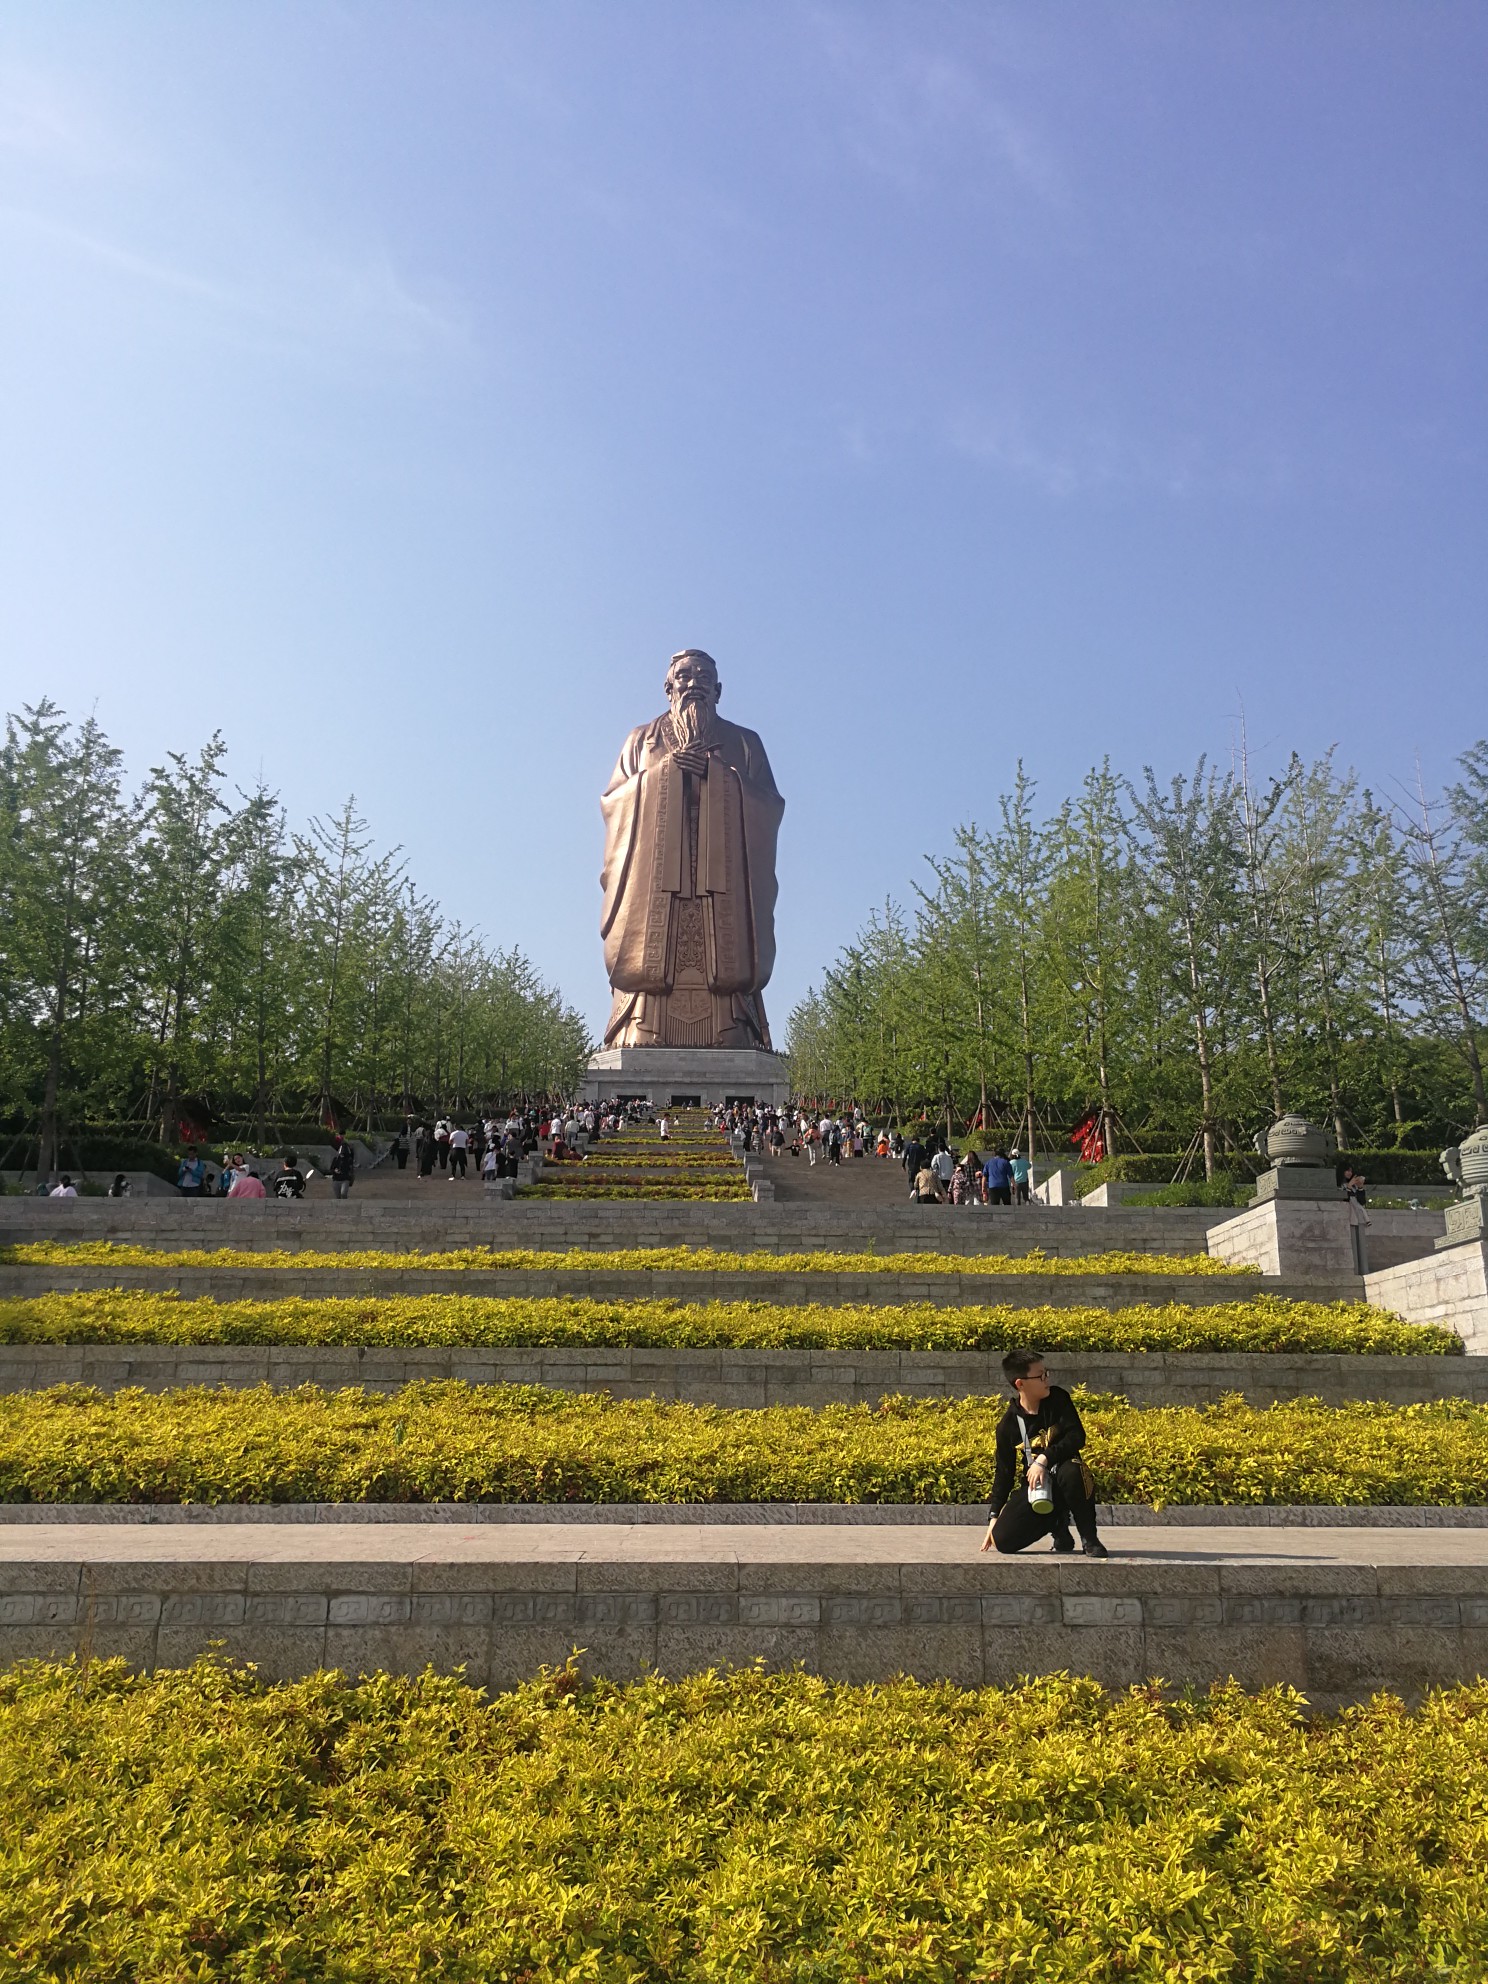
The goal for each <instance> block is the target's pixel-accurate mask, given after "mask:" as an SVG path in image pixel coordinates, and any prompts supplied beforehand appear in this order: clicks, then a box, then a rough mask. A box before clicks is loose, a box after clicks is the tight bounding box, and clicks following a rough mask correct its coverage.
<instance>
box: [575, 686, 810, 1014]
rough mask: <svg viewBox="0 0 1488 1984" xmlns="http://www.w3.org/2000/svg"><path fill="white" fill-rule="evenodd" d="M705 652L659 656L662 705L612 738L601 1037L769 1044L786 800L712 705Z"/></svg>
mask: <svg viewBox="0 0 1488 1984" xmlns="http://www.w3.org/2000/svg"><path fill="white" fill-rule="evenodd" d="M721 688H722V684H721V683H720V682H719V679H718V669H717V666H716V665H715V663H714V661H713V658H712V656H711V655H706V654H704V653H703V652H702V650H701V649H700V648H684V649H683V650H682V652H681V653H680V654H674V655H673V656H672V664H671V667H670V668H669V669H668V670H667V676H666V692H667V700H668V702H669V703H670V704H671V708H670V709H669V710H668V711H667V713H666V715H665V716H659V717H657V718H656V719H655V720H654V722H651V723H643V724H641V725H640V727H639V728H638V729H636V730H633V731H632V732H631V733H630V735H629V737H627V738H626V740H625V748H624V749H623V750H622V751H621V753H620V762H619V763H618V764H617V765H616V767H615V774H614V777H613V778H612V779H611V780H610V783H609V786H608V788H607V789H606V791H605V794H604V797H603V798H602V799H601V801H600V804H601V806H602V807H603V809H604V820H605V862H604V873H603V874H602V875H601V876H600V886H601V887H602V888H603V890H604V910H603V913H602V916H601V920H600V934H601V936H602V937H603V938H604V947H605V966H606V969H607V970H608V972H609V975H610V985H611V987H612V988H613V990H614V994H615V998H614V1005H613V1007H612V1009H611V1012H610V1023H609V1026H608V1027H607V1028H606V1030H605V1046H606V1047H753V1048H768V1047H769V1045H770V1028H769V1024H768V1022H767V1021H766V1019H765V1008H764V1001H763V999H762V998H761V996H760V995H761V994H762V993H763V991H764V989H765V987H766V985H768V984H769V982H770V973H771V971H772V970H773V969H774V965H775V837H776V834H777V833H778V832H779V829H780V816H781V814H782V813H783V812H784V811H785V801H784V800H783V799H782V798H781V796H780V794H779V793H778V792H777V791H776V790H775V781H774V779H773V778H772V777H771V775H770V762H769V760H768V758H766V756H765V747H764V746H763V744H761V743H760V741H759V739H758V737H756V736H755V734H754V732H753V731H752V730H741V729H740V728H739V726H738V724H736V723H730V722H728V721H727V719H726V718H724V717H720V716H719V714H718V698H719V693H720V690H721Z"/></svg>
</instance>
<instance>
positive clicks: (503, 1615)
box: [0, 1521, 1488, 1708]
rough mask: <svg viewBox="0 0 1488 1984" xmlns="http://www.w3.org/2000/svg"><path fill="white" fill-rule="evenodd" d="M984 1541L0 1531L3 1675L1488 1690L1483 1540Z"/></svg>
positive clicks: (582, 1531) (771, 1532) (955, 1531)
mask: <svg viewBox="0 0 1488 1984" xmlns="http://www.w3.org/2000/svg"><path fill="white" fill-rule="evenodd" d="M979 1540H980V1538H979V1536H978V1532H977V1528H976V1527H974V1526H972V1525H970V1524H965V1523H963V1524H949V1523H941V1524H933V1525H932V1524H923V1525H916V1524H909V1523H902V1522H900V1523H885V1524H880V1525H870V1524H867V1523H856V1524H852V1525H846V1524H844V1525H830V1526H829V1525H822V1526H819V1527H816V1528H809V1527H806V1528H803V1527H801V1526H798V1525H792V1526H774V1525H770V1524H748V1525H737V1524H735V1525H724V1524H719V1525H707V1524H698V1523H694V1524H690V1525H682V1524H677V1525H666V1524H662V1523H646V1524H621V1523H608V1524H599V1523H594V1524H586V1523H582V1522H564V1523H551V1524H546V1523H542V1522H537V1521H533V1522H526V1523H521V1524H501V1523H487V1524H471V1525H460V1524H457V1523H453V1522H451V1523H446V1524H437V1525H436V1524H407V1523H400V1522H397V1521H387V1522H363V1523H358V1524H349V1523H339V1524H338V1523H324V1524H315V1525H302V1524H290V1523H258V1522H255V1523H241V1524H235V1523H226V1522H224V1523H207V1524H191V1523H179V1524H172V1523H169V1522H159V1521H157V1522H152V1523H149V1524H144V1523H130V1522H113V1523H109V1524H91V1523H87V1522H58V1523H53V1524H47V1525H31V1524H14V1525H11V1524H0V1661H10V1660H15V1659H21V1658H25V1657H28V1656H44V1657H50V1658H60V1657H66V1656H67V1655H68V1654H71V1653H74V1652H80V1653H85V1654H87V1653H91V1654H93V1655H97V1656H108V1655H119V1656H121V1657H123V1658H125V1659H126V1660H128V1661H129V1662H130V1663H131V1664H132V1665H134V1666H137V1667H142V1668H148V1667H153V1666H156V1665H159V1666H176V1665H179V1664H181V1663H183V1662H185V1661H189V1660H191V1659H193V1658H194V1657H195V1656H196V1655H197V1654H199V1653H201V1652H204V1651H206V1650H207V1649H208V1648H210V1647H213V1646H218V1647H220V1648H221V1649H222V1651H223V1652H224V1653H225V1654H226V1655H228V1656H230V1657H233V1658H239V1659H250V1660H254V1661H257V1662H258V1663H259V1665H260V1667H261V1668H262V1669H263V1671H264V1672H265V1673H266V1674H267V1675H270V1676H283V1677H288V1676H293V1675H298V1674H304V1673H307V1672H310V1671H312V1670H314V1669H315V1668H317V1667H320V1666H326V1665H329V1666H339V1667H343V1668H346V1669H348V1670H351V1671H354V1672H355V1671H364V1670H371V1669H375V1668H386V1669H391V1670H393V1671H395V1672H404V1673H416V1672H418V1671H420V1670H421V1669H422V1668H423V1667H424V1666H425V1664H427V1663H432V1664H433V1665H434V1666H435V1667H436V1668H438V1669H441V1670H450V1669H453V1668H455V1667H457V1666H462V1667H464V1669H465V1671H466V1673H467V1674H468V1676H469V1678H470V1679H471V1680H472V1681H474V1682H477V1683H480V1684H483V1685H491V1686H500V1685H503V1684H506V1683H510V1682H514V1681H517V1680H520V1679H523V1678H526V1677H527V1676H529V1675H530V1674H532V1673H533V1672H534V1671H535V1670H536V1668H537V1667H538V1665H539V1664H549V1665H556V1664H558V1663H561V1662H562V1661H563V1660H564V1659H565V1658H566V1657H567V1656H568V1654H569V1653H570V1651H571V1650H572V1649H574V1648H575V1647H579V1648H582V1649H584V1654H583V1660H582V1665H583V1666H584V1668H585V1669H586V1671H588V1672H589V1673H591V1674H604V1675H609V1676H612V1677H614V1678H617V1679H620V1678H627V1677H630V1676H633V1675H636V1674H640V1673H643V1672H646V1671H648V1670H651V1669H653V1668H654V1669H658V1670H660V1671H661V1672H663V1673H666V1674H672V1675H680V1674H685V1673H692V1672H697V1671H699V1670H701V1669H703V1668H707V1667H714V1666H738V1665H744V1664H747V1663H749V1662H751V1661H753V1660H756V1659H760V1660H763V1661H764V1662H765V1664H766V1665H767V1666H770V1667H773V1668H788V1667H792V1666H794V1665H796V1664H800V1665H802V1666H804V1667H806V1668H807V1669H809V1670H811V1671H813V1672H818V1673H822V1674H826V1675H829V1676H832V1677H834V1678H837V1679H841V1680H852V1681H869V1680H885V1679H888V1678H890V1677H891V1676H892V1675H895V1674H900V1673H906V1674H913V1675H916V1676H918V1677H920V1678H922V1679H925V1680H936V1679H943V1680H948V1681H954V1682H957V1683H960V1684H962V1685H977V1684H980V1683H983V1682H1010V1681H1013V1680H1016V1679H1017V1678H1018V1676H1020V1675H1022V1674H1041V1673H1051V1672H1056V1671H1060V1670H1063V1669H1068V1670H1070V1671H1073V1672H1075V1673H1085V1674H1090V1675H1092V1676H1094V1677H1095V1678H1097V1679H1099V1680H1101V1681H1103V1682H1105V1683H1106V1684H1107V1685H1110V1686H1121V1685H1125V1684H1127V1683H1131V1682H1138V1681H1143V1680H1146V1679H1149V1678H1151V1677H1153V1676H1161V1677H1163V1678H1164V1679H1166V1680H1168V1681H1169V1682H1174V1683H1190V1684H1193V1685H1198V1686H1204V1685H1207V1684H1208V1683H1210V1682H1212V1681H1216V1680H1222V1679H1224V1678H1225V1677H1227V1676H1229V1675H1233V1676H1235V1677H1236V1678H1237V1679H1238V1680H1240V1681H1242V1682H1243V1683H1245V1684H1246V1685H1247V1686H1250V1687H1260V1686H1265V1685H1268V1684H1271V1683H1277V1682H1283V1683H1287V1684H1289V1685H1292V1686H1294V1687H1297V1688H1299V1689H1300V1690H1301V1691H1302V1692H1303V1693H1304V1694H1305V1695H1307V1696H1308V1698H1309V1699H1310V1700H1311V1701H1312V1702H1313V1704H1314V1705H1315V1706H1316V1707H1318V1708H1332V1707H1335V1706H1338V1705H1340V1704H1341V1703H1343V1702H1346V1701H1351V1700H1357V1699H1359V1698H1361V1697H1363V1696H1366V1695H1368V1694H1370V1693H1372V1692H1374V1691H1375V1690H1378V1689H1390V1690H1392V1691H1394V1692H1397V1693H1400V1694H1403V1695H1404V1696H1406V1697H1407V1698H1408V1699H1412V1698H1415V1697H1417V1696H1419V1695H1420V1694H1421V1693H1422V1692H1423V1691H1424V1690H1425V1689H1426V1688H1428V1687H1430V1686H1434V1685H1440V1684H1445V1683H1450V1682H1454V1681H1464V1680H1470V1679H1472V1678H1474V1677H1475V1676H1478V1675H1480V1674H1482V1673H1484V1672H1485V1671H1488V1529H1483V1528H1463V1529H1443V1530H1434V1531H1430V1532H1427V1531H1424V1530H1419V1529H1405V1528H1402V1529H1398V1530H1389V1529H1364V1528H1352V1527H1351V1528H1339V1529H1322V1528H1316V1527H1306V1528H1296V1529H1290V1528H1288V1529H1280V1528H1263V1529H1250V1528H1242V1527H1239V1526H1231V1525H1226V1526H1223V1527H1218V1526H1216V1527H1194V1528H1183V1527H1179V1526H1176V1525H1172V1526H1169V1525H1163V1526H1153V1527H1151V1528H1143V1529H1140V1530H1137V1531H1132V1532H1123V1531H1122V1530H1120V1529H1119V1528H1113V1530H1112V1532H1111V1534H1110V1536H1109V1537H1108V1541H1109V1542H1110V1543H1111V1544H1112V1545H1113V1548H1114V1549H1115V1551H1116V1552H1117V1554H1114V1555H1113V1557H1112V1559H1111V1561H1109V1562H1107V1563H1089V1562H1087V1561H1086V1560H1084V1559H1083V1558H1080V1557H1076V1558H1073V1559H1070V1558H1056V1557H1054V1556H1052V1555H1051V1554H1049V1553H1048V1552H1047V1551H1046V1550H1044V1549H1043V1548H1040V1549H1039V1550H1037V1551H1036V1552H1034V1553H1031V1554H1029V1555H1028V1556H1026V1557H1019V1558H999V1557H984V1556H982V1555H980V1554H979V1552H978V1548H977V1545H978V1543H979Z"/></svg>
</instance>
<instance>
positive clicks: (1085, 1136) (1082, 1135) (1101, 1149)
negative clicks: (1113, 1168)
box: [1070, 1109, 1106, 1164]
mask: <svg viewBox="0 0 1488 1984" xmlns="http://www.w3.org/2000/svg"><path fill="white" fill-rule="evenodd" d="M1070 1142H1071V1143H1072V1144H1073V1145H1074V1147H1075V1149H1076V1150H1077V1151H1078V1152H1079V1153H1080V1162H1081V1163H1082V1164H1099V1163H1100V1161H1101V1159H1102V1158H1103V1157H1104V1156H1105V1154H1106V1140H1105V1138H1104V1137H1103V1136H1102V1135H1101V1119H1100V1111H1099V1110H1098V1109H1092V1110H1091V1112H1090V1114H1089V1115H1088V1116H1087V1117H1086V1118H1085V1120H1084V1121H1083V1122H1082V1123H1076V1125H1075V1127H1074V1129H1073V1130H1071V1131H1070Z"/></svg>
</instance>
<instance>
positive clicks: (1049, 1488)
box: [982, 1350, 1107, 1557]
mask: <svg viewBox="0 0 1488 1984" xmlns="http://www.w3.org/2000/svg"><path fill="white" fill-rule="evenodd" d="M1002 1372H1003V1376H1004V1377H1005V1378H1006V1379H1007V1381H1008V1383H1009V1384H1010V1385H1011V1386H1012V1388H1013V1392H1014V1394H1015V1397H1014V1402H1013V1404H1011V1405H1010V1406H1009V1407H1008V1409H1007V1411H1006V1412H1005V1413H1004V1414H1003V1415H1002V1418H1001V1419H1000V1420H999V1421H998V1426H997V1466H996V1470H995V1472H994V1474H993V1477H992V1520H991V1521H990V1522H989V1523H988V1525H987V1535H986V1540H985V1541H984V1542H983V1544H982V1548H983V1549H984V1550H998V1551H1001V1552H1003V1553H1005V1554H1006V1553H1010V1552H1012V1551H1015V1550H1026V1549H1027V1548H1028V1546H1029V1544H1030V1543H1035V1542H1037V1541H1038V1539H1039V1537H1041V1536H1052V1537H1053V1539H1054V1548H1055V1550H1056V1551H1058V1552H1060V1553H1061V1554H1064V1553H1066V1552H1068V1551H1072V1550H1073V1549H1074V1547H1075V1539H1074V1537H1073V1536H1071V1535H1070V1524H1071V1523H1073V1524H1074V1526H1075V1528H1076V1529H1077V1530H1078V1531H1079V1532H1080V1547H1081V1548H1082V1549H1083V1551H1084V1552H1085V1555H1086V1556H1087V1557H1104V1556H1105V1555H1106V1554H1107V1551H1106V1546H1105V1544H1104V1543H1102V1542H1101V1540H1100V1538H1099V1537H1098V1536H1097V1535H1096V1533H1095V1483H1094V1482H1093V1481H1092V1479H1091V1476H1090V1469H1089V1468H1088V1467H1087V1466H1086V1465H1085V1463H1084V1461H1083V1460H1081V1458H1080V1449H1081V1448H1082V1447H1083V1446H1084V1444H1085V1428H1084V1425H1083V1424H1082V1423H1081V1420H1080V1415H1079V1413H1078V1412H1076V1410H1075V1402H1074V1400H1073V1399H1072V1398H1071V1397H1070V1395H1069V1393H1068V1392H1067V1391H1064V1390H1062V1389H1061V1387H1060V1386H1058V1385H1051V1384H1050V1383H1049V1373H1048V1369H1047V1367H1046V1366H1045V1364H1044V1360H1043V1358H1042V1357H1040V1356H1039V1354H1038V1352H1037V1351H1034V1350H1010V1351H1009V1352H1008V1354H1007V1356H1006V1357H1004V1358H1003V1360H1002ZM1020 1460H1021V1461H1022V1463H1023V1479H1022V1482H1021V1484H1020V1485H1019V1486H1018V1487H1016V1488H1015V1487H1014V1485H1013V1484H1014V1482H1015V1480H1016V1479H1017V1475H1018V1463H1019V1461H1020Z"/></svg>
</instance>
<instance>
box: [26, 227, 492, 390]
mask: <svg viewBox="0 0 1488 1984" xmlns="http://www.w3.org/2000/svg"><path fill="white" fill-rule="evenodd" d="M0 228H4V229H5V230H6V231H8V232H9V233H11V235H12V236H13V237H17V238H26V237H29V238H30V239H31V240H32V242H33V243H34V244H37V245H40V246H45V247H49V248H51V249H52V250H54V251H57V252H59V253H61V254H63V255H66V256H68V257H70V258H72V259H73V260H75V261H78V262H81V263H84V264H91V265H92V266H93V267H95V268H98V269H103V270H106V271H108V272H109V273H111V274H113V275H116V276H119V277H122V278H124V279H125V280H126V281H129V282H132V283H136V284H140V285H143V286H144V287H146V288H148V289H152V290H155V291H158V292H161V293H164V294H167V295H170V296H173V297H176V298H179V299H181V300H182V301H185V302H189V303H194V304H198V305H200V306H202V307H203V308H204V309H205V310H207V311H208V312H210V313H212V314H213V315H215V316H216V317H217V318H218V319H219V320H220V321H221V323H222V324H223V325H224V326H226V327H228V328H233V327H236V328H238V329H239V330H244V329H246V330H252V331H257V332H258V333H260V334H267V335H269V336H271V337H273V338H276V339H279V340H287V341H289V342H291V343H296V344H301V345H307V346H317V347H331V348H335V349H352V350H359V351H363V352H373V353H382V354H386V355H390V356H398V355H417V354H419V353H420V352H423V351H426V350H429V349H431V348H435V347H438V348H442V349H445V350H448V349H451V348H455V347H458V346H461V345H464V344H465V343H467V342H468V340H469V327H468V325H467V323H466V321H465V320H464V318H463V316H462V315H461V314H460V313H459V312H458V311H457V310H456V309H455V308H454V307H453V306H452V305H451V304H449V303H447V302H444V301H435V300H433V299H431V298H429V297H425V296H420V295H419V294H417V293H416V292H415V291H414V290H413V289H412V288H411V287H410V286H409V285H408V283H407V282H406V281H405V280H404V279H403V277H402V276H401V275H400V274H399V272H398V270H397V269H396V268H395V267H394V266H393V264H392V261H391V260H390V258H389V257H387V256H386V255H385V254H381V253H374V254H371V255H369V256H367V257H365V258H364V259H363V260H361V261H358V262H350V261H346V260H342V259H338V258H336V257H334V256H329V255H325V256H317V255H313V254H310V253H309V252H308V251H302V252H301V255H300V257H299V259H298V261H290V260H288V259H285V260H281V261H280V262H279V263H277V265H275V266H273V267H270V268H267V269H261V270H256V271H254V272H253V273H252V274H251V275H249V276H246V277H240V276H233V277H223V276H220V275H216V274H210V273H205V272H203V271H201V270H199V269H196V268H193V267H190V266H188V265H185V264H183V263H178V262H173V261H168V260H165V259H163V258H161V257H159V256H155V255H149V254H145V253H142V252H140V251H139V250H138V249H136V248H134V247H133V246H130V245H126V244H124V243H121V242H118V241H111V240H108V239H106V238H105V237H104V236H102V235H99V234H95V233H92V232H90V231H88V230H87V229H84V228H79V227H75V226H72V225H70V224H69V223H66V222H62V221H57V220H53V219H52V218H50V217H49V216H47V215H45V214H40V213H35V212H32V211H29V210H26V209H22V208H15V207H0Z"/></svg>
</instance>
